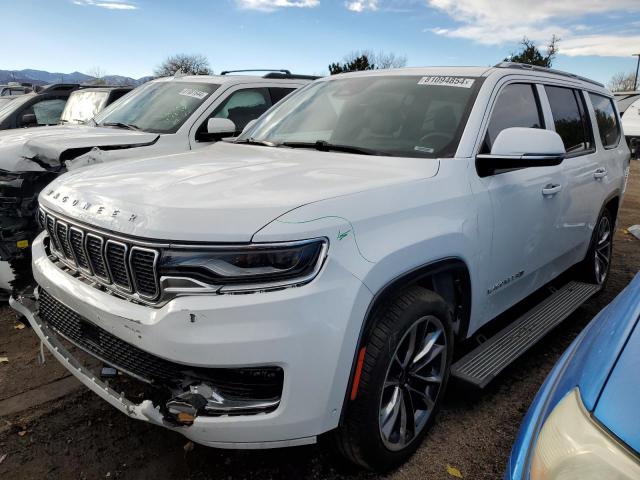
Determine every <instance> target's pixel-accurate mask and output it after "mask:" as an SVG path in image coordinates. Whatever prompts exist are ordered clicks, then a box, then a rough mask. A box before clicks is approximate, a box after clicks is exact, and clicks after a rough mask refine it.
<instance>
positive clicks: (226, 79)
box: [151, 75, 309, 85]
mask: <svg viewBox="0 0 640 480" xmlns="http://www.w3.org/2000/svg"><path fill="white" fill-rule="evenodd" d="M151 81H152V82H196V83H215V84H218V85H224V84H230V83H249V82H251V83H271V84H272V83H274V82H275V83H305V82H308V81H309V80H301V79H297V78H282V79H280V78H262V77H259V76H256V75H184V76H174V77H162V78H157V79H155V80H151Z"/></svg>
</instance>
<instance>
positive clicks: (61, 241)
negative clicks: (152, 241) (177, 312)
mask: <svg viewBox="0 0 640 480" xmlns="http://www.w3.org/2000/svg"><path fill="white" fill-rule="evenodd" d="M38 217H39V218H44V219H45V227H46V230H47V232H48V234H49V237H50V238H51V243H52V246H53V248H52V250H51V253H52V254H53V255H55V256H57V257H58V258H59V259H60V260H62V261H63V263H64V264H65V265H67V266H68V267H71V268H72V269H74V270H75V271H78V272H79V273H80V274H81V275H82V276H84V277H87V278H89V279H91V280H97V283H98V284H100V285H103V286H105V287H106V288H110V289H112V290H114V291H115V290H120V291H123V293H122V295H125V296H127V295H128V296H129V297H131V294H137V297H136V296H135V295H134V296H133V297H134V299H140V300H141V301H146V302H153V301H155V300H157V298H158V297H159V296H160V287H159V281H158V275H157V263H158V260H159V257H160V252H159V250H158V249H155V248H142V247H138V246H134V245H133V242H132V243H128V242H127V241H121V240H120V239H117V240H116V239H114V238H110V235H108V234H103V233H96V232H93V231H89V230H88V229H86V228H85V227H83V226H82V225H70V224H69V223H68V222H66V221H63V220H60V219H58V218H56V216H54V215H51V214H50V213H45V212H44V210H42V209H41V210H40V212H39V213H38Z"/></svg>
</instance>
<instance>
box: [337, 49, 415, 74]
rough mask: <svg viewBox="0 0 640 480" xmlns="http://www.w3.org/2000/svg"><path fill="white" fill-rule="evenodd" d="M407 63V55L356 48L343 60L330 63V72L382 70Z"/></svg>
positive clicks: (399, 66)
mask: <svg viewBox="0 0 640 480" xmlns="http://www.w3.org/2000/svg"><path fill="white" fill-rule="evenodd" d="M406 65H407V57H406V56H405V55H396V54H395V53H393V52H391V53H385V52H383V51H382V50H380V51H379V52H377V53H376V52H374V51H373V50H355V51H353V52H351V53H350V54H349V55H345V56H344V58H343V59H342V62H335V63H332V64H331V65H329V73H330V74H331V75H335V74H337V73H343V72H353V71H359V70H381V69H387V68H401V67H404V66H406Z"/></svg>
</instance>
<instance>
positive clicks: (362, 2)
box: [344, 0, 378, 13]
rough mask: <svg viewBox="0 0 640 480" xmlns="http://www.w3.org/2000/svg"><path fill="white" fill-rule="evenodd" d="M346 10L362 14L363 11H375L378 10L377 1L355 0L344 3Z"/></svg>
mask: <svg viewBox="0 0 640 480" xmlns="http://www.w3.org/2000/svg"><path fill="white" fill-rule="evenodd" d="M344 5H345V7H347V10H351V11H352V12H358V13H360V12H364V11H365V10H371V11H375V10H378V0H355V1H352V2H345V4H344Z"/></svg>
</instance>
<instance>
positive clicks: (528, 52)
mask: <svg viewBox="0 0 640 480" xmlns="http://www.w3.org/2000/svg"><path fill="white" fill-rule="evenodd" d="M559 42H560V39H559V38H558V37H556V36H555V35H553V36H552V37H551V41H550V42H549V44H548V45H547V54H546V55H542V53H540V50H539V49H538V47H537V46H536V44H535V43H533V42H532V41H531V40H529V39H528V38H527V37H524V38H523V39H522V41H521V42H520V44H521V45H522V50H520V51H519V52H517V53H512V54H511V55H510V56H508V57H507V58H505V60H506V61H507V62H518V63H527V64H529V65H538V66H540V67H550V66H551V64H552V63H553V60H554V59H555V58H556V55H558V50H559V49H558V43H559Z"/></svg>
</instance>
